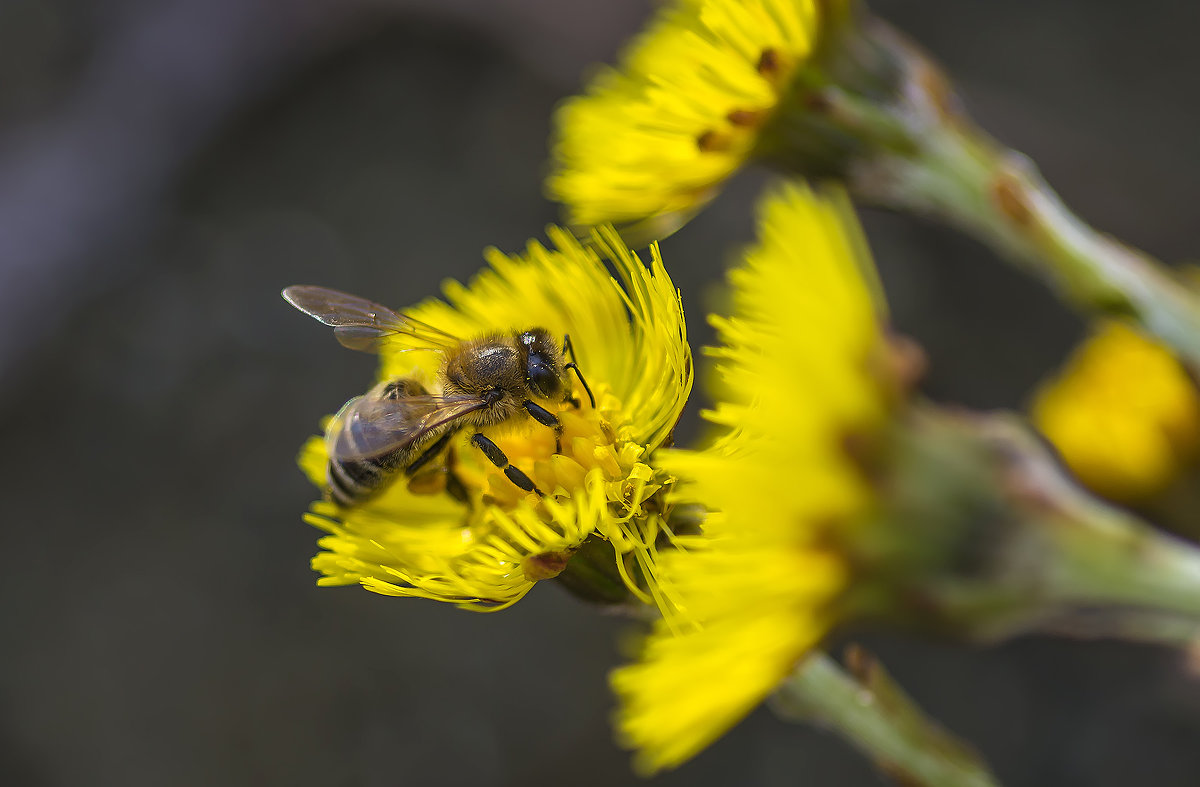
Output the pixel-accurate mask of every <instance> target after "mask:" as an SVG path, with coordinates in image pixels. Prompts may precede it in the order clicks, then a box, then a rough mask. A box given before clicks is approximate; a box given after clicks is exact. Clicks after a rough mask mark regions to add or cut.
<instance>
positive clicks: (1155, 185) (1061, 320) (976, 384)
mask: <svg viewBox="0 0 1200 787" xmlns="http://www.w3.org/2000/svg"><path fill="white" fill-rule="evenodd" d="M876 8H877V10H879V11H880V12H881V13H883V14H884V15H885V16H887V17H889V18H891V19H892V20H893V21H895V22H897V23H898V24H899V25H900V26H902V27H903V28H905V29H907V30H908V31H909V32H911V33H912V34H914V35H915V36H916V37H917V38H918V39H920V40H921V41H923V42H924V43H925V44H926V45H927V46H928V47H929V48H930V49H932V50H933V52H935V53H936V54H937V55H938V56H939V57H940V58H942V59H943V60H944V61H945V62H946V63H947V64H948V65H949V66H950V68H951V70H952V71H953V72H954V73H956V74H957V75H958V80H959V83H960V85H961V87H962V90H963V92H964V94H965V96H966V98H967V100H968V103H969V104H970V106H971V107H972V109H973V110H974V111H975V113H976V114H977V116H978V117H979V118H980V119H981V120H982V121H983V123H984V124H985V125H986V126H988V127H989V128H991V129H992V130H993V131H994V132H995V133H996V134H997V135H998V136H1000V137H1001V138H1002V139H1004V140H1005V141H1007V142H1009V143H1011V144H1013V145H1014V146H1016V147H1017V148H1019V149H1022V150H1024V151H1026V152H1028V153H1030V154H1031V155H1033V156H1034V157H1035V158H1036V159H1037V160H1038V161H1039V162H1040V163H1041V165H1042V167H1043V169H1044V170H1045V171H1046V174H1047V175H1048V177H1049V179H1050V180H1051V182H1053V183H1054V184H1056V185H1057V186H1058V188H1059V189H1060V191H1061V192H1062V193H1063V194H1064V196H1065V197H1066V198H1067V200H1068V202H1070V203H1072V204H1073V205H1074V206H1076V208H1077V209H1078V210H1079V212H1080V213H1081V214H1082V215H1083V216H1085V217H1086V218H1088V219H1089V220H1092V221H1094V222H1095V223H1096V224H1098V225H1099V226H1101V227H1103V228H1105V229H1107V230H1109V231H1112V232H1114V233H1116V234H1117V235H1119V236H1122V237H1124V238H1126V239H1127V240H1129V241H1131V242H1133V243H1136V244H1139V245H1142V246H1143V247H1145V248H1147V249H1148V250H1150V251H1151V252H1153V253H1155V254H1157V255H1160V256H1162V257H1164V258H1166V259H1171V260H1177V259H1185V258H1187V257H1188V255H1192V254H1195V250H1196V248H1197V246H1198V245H1200V242H1198V241H1200V238H1198V236H1197V231H1196V194H1197V186H1196V184H1197V183H1198V182H1200V156H1198V155H1197V153H1196V126H1197V106H1200V101H1198V98H1200V96H1198V92H1200V91H1198V89H1197V73H1198V72H1200V48H1197V47H1196V46H1195V31H1196V29H1197V28H1198V27H1200V11H1198V10H1197V6H1195V5H1194V4H1184V3H1177V2H1169V1H1168V0H1155V1H1154V2H1144V3H1139V4H1136V6H1135V5H1134V4H1131V3H1128V2H1103V3H1101V2H1097V1H1096V0H1042V2H1034V0H1024V1H1023V2H1006V3H964V2H952V1H951V0H937V2H925V3H920V4H917V3H902V2H899V0H887V1H886V2H884V1H883V0H881V1H880V2H878V3H876ZM647 9H648V6H647V5H646V3H645V2H643V1H642V0H620V1H619V2H616V1H615V0H604V2H599V1H598V0H597V2H588V3H584V2H582V1H581V0H571V1H570V2H554V0H503V1H502V2H496V1H495V0H492V1H490V2H489V0H453V1H452V2H442V3H438V2H435V1H434V0H425V2H403V1H402V0H395V2H387V1H386V0H144V1H139V0H103V2H101V1H99V0H92V1H91V2H88V1H87V0H4V1H3V2H0V77H2V78H0V124H2V127H0V375H3V381H4V382H3V386H2V387H0V408H2V418H0V441H2V442H0V445H2V446H3V450H2V451H0V479H3V481H2V482H0V483H2V484H3V490H4V496H3V500H4V509H3V510H4V514H3V523H4V549H5V552H4V555H5V560H4V569H3V571H2V572H0V584H2V598H3V604H2V606H0V629H2V630H3V632H4V640H3V641H4V646H3V648H2V649H0V676H2V677H0V782H3V783H4V784H14V785H142V784H145V785H166V784H170V785H212V784H222V785H243V784H244V785H250V784H254V785H261V784H272V785H273V784H280V785H342V784H345V785H396V784H420V785H441V784H471V785H522V787H527V786H528V785H542V784H580V785H616V784H629V783H635V782H636V781H637V780H636V779H634V777H632V776H631V775H630V772H629V769H628V765H627V755H626V754H625V753H624V752H621V751H619V750H618V749H616V748H615V747H614V746H613V745H612V744H611V742H610V731H609V727H608V718H607V717H608V714H609V713H610V711H611V704H612V703H611V699H610V697H609V695H608V693H607V690H606V686H605V673H606V671H607V670H608V669H609V668H610V667H611V666H613V665H614V664H615V663H617V660H618V654H617V645H616V640H617V638H618V636H619V635H620V634H621V632H622V631H623V630H624V629H625V628H626V624H625V623H624V622H622V621H620V620H616V619H612V618H606V617H602V616H599V615H597V614H595V613H594V612H593V611H592V610H591V609H589V608H586V607H584V606H582V605H580V604H577V603H576V602H575V601H573V600H572V599H571V598H569V597H567V596H566V595H565V594H563V593H561V592H560V591H559V590H558V589H557V588H555V587H553V586H549V585H547V586H544V587H539V588H538V589H537V590H536V591H535V592H534V593H532V594H531V596H530V597H529V598H528V599H527V600H526V601H524V602H522V603H521V604H519V605H517V606H516V607H515V608H514V609H512V610H510V611H508V612H504V613H501V614H496V615H475V614H470V613H464V612H459V611H457V610H455V609H453V608H450V607H448V606H441V605H437V604H434V603H432V602H428V603H426V602H420V601H406V600H399V599H391V598H383V597H378V596H374V595H371V594H368V593H366V592H364V591H362V590H359V589H355V588H348V589H342V590H332V589H318V588H316V587H315V586H314V576H313V575H312V573H311V572H310V571H309V569H308V566H307V564H308V559H309V557H310V556H311V554H312V553H313V551H314V541H315V540H316V538H317V535H318V534H317V532H316V531H315V530H312V529H311V528H308V527H307V526H306V525H304V524H303V523H301V521H300V515H301V513H302V512H303V510H304V508H305V506H306V505H307V503H308V502H309V500H310V499H311V498H312V496H313V490H312V489H310V488H309V487H308V485H307V483H306V482H305V481H304V480H303V479H302V478H301V476H300V474H299V472H298V471H297V470H296V468H295V466H294V463H293V458H294V455H295V453H296V450H297V448H298V446H299V444H300V442H301V441H302V440H303V439H304V437H305V436H306V435H308V434H309V433H310V432H312V431H313V429H314V428H315V426H316V422H317V419H318V418H319V417H320V416H321V415H322V414H324V413H328V412H330V411H331V410H333V409H335V408H336V407H337V406H338V405H339V404H340V403H341V402H342V401H343V400H344V399H346V398H347V397H349V396H350V395H353V394H355V393H357V392H359V391H361V390H362V389H363V388H364V387H365V386H366V384H367V383H368V381H369V378H370V374H371V361H370V359H369V358H366V357H359V356H356V355H354V354H351V353H345V352H340V351H339V350H338V348H337V347H336V345H335V344H334V343H333V342H332V341H331V340H330V338H329V337H328V336H327V335H326V334H325V333H324V332H322V331H320V330H318V329H317V328H316V326H314V325H311V324H309V322H308V321H306V320H304V319H303V318H302V317H301V316H300V315H298V314H297V313H295V312H294V311H293V310H291V309H289V308H287V307H286V305H285V304H284V303H283V302H282V301H281V300H280V299H279V297H278V291H279V289H280V288H281V287H282V286H284V285H286V284H290V283H294V282H317V283H323V284H327V285H332V286H338V287H342V288H345V289H349V290H352V291H355V292H361V293H364V294H367V295H370V296H371V297H374V298H376V299H379V300H382V301H385V302H387V303H391V304H395V305H398V306H399V305H404V304H406V303H409V302H413V301H416V300H418V299H419V298H421V297H423V296H425V295H427V294H430V293H431V292H433V291H434V290H435V288H436V286H437V283H438V282H439V281H440V280H441V279H442V278H444V277H447V276H454V277H465V276H468V275H470V274H471V273H472V272H473V271H475V270H476V269H477V268H478V267H479V266H480V256H479V251H480V250H481V249H482V248H483V247H484V246H486V245H489V244H496V245H498V246H500V247H501V248H504V249H507V250H515V249H517V248H519V247H520V246H521V245H523V243H524V241H525V239H526V238H527V237H530V236H532V235H537V234H539V233H540V231H541V228H542V227H543V226H544V225H545V224H546V223H548V222H550V221H552V220H553V219H554V218H555V216H556V213H555V210H554V207H553V206H552V205H550V204H548V203H547V202H545V201H544V200H543V199H542V197H541V183H540V178H541V175H542V173H543V172H544V160H545V139H546V135H547V130H548V117H549V113H550V111H551V108H552V107H553V106H554V104H555V102H556V101H557V100H559V99H560V98H562V97H563V96H565V95H567V94H568V93H569V92H571V91H573V90H574V89H575V88H576V87H577V86H578V84H579V79H580V74H581V73H582V71H583V69H584V67H585V66H586V65H587V64H588V63H590V62H594V61H596V60H600V59H607V58H611V56H612V53H613V52H614V51H615V50H616V48H617V47H618V45H619V42H620V41H621V40H622V38H623V37H624V36H625V35H627V34H628V33H630V32H631V31H633V30H634V29H636V27H637V26H638V24H639V23H640V20H641V19H642V18H643V17H644V16H645V14H646V13H647ZM760 181H761V179H760V177H759V176H757V175H754V174H751V175H749V176H746V177H742V178H739V179H738V180H737V181H736V182H735V183H734V184H732V186H731V187H730V188H729V189H728V191H727V193H726V194H725V195H724V196H723V197H722V198H721V199H720V200H719V202H718V203H717V204H716V205H715V206H714V207H713V209H712V210H710V211H708V212H707V213H706V214H704V215H703V216H702V218H701V219H700V220H699V221H697V222H695V223H694V224H693V225H692V226H689V227H688V228H686V229H685V230H684V231H682V232H681V233H679V234H678V235H677V236H676V237H673V238H671V239H669V240H668V241H667V242H666V243H664V253H665V255H666V259H667V263H668V266H669V267H670V269H671V270H672V272H673V274H674V276H675V278H676V281H677V282H678V284H679V285H680V286H681V287H682V288H683V290H684V294H685V297H686V303H687V304H688V306H689V307H690V315H689V317H690V324H691V329H692V330H693V335H694V336H695V337H696V338H697V340H698V341H702V340H704V339H705V338H706V337H707V336H708V333H707V331H706V329H705V327H704V324H703V311H704V303H705V300H706V298H707V297H708V295H707V293H708V291H709V289H710V287H711V286H712V283H713V282H714V280H715V279H716V278H717V277H718V275H719V272H720V270H721V267H722V263H723V259H722V257H721V255H720V254H717V253H714V249H719V248H724V247H726V246H727V245H728V244H731V243H733V242H735V241H744V240H746V239H748V238H749V237H750V230H751V224H750V212H749V202H750V201H751V200H752V199H753V197H754V195H755V193H756V191H757V189H758V187H759V185H760ZM865 220H866V224H867V227H868V232H869V235H870V238H871V240H872V242H873V245H874V247H875V253H876V256H877V258H878V260H879V263H880V266H881V268H882V270H883V275H884V278H885V280H886V284H887V287H888V292H889V296H890V299H891V302H892V304H893V308H894V313H895V321H896V323H897V324H898V326H899V327H900V328H901V329H902V330H904V331H907V332H909V333H911V334H913V335H915V336H917V337H918V338H919V339H920V340H921V341H922V342H924V344H925V346H926V347H927V348H928V350H929V351H930V354H931V356H932V359H933V368H932V371H931V373H930V375H929V377H928V379H927V381H926V390H927V391H928V392H929V393H930V394H931V395H933V396H935V397H937V398H939V399H945V400H952V401H960V402H965V403H967V404H970V405H972V406H976V407H993V406H1019V405H1020V404H1021V403H1022V402H1023V401H1024V399H1025V397H1026V396H1027V392H1028V391H1029V389H1030V387H1031V386H1032V385H1033V384H1034V382H1035V381H1036V380H1037V379H1038V378H1039V376H1040V375H1041V374H1042V373H1043V371H1044V370H1046V369H1047V368H1049V367H1051V366H1052V365H1053V364H1054V363H1056V362H1057V360H1058V359H1059V358H1060V357H1061V356H1062V354H1063V353H1064V352H1065V351H1066V349H1067V348H1068V347H1069V346H1070V345H1071V343H1072V341H1073V340H1074V338H1075V337H1076V336H1077V335H1078V333H1079V331H1080V325H1079V323H1078V321H1077V320H1076V319H1075V318H1074V317H1072V316H1070V315H1068V314H1066V313H1065V312H1064V311H1063V310H1062V309H1061V308H1060V307H1059V306H1058V305H1057V304H1056V302H1055V301H1054V300H1053V299H1052V298H1051V297H1050V296H1049V295H1048V294H1047V293H1046V292H1044V291H1043V289H1042V288H1041V287H1040V286H1038V285H1036V284H1034V283H1031V282H1029V281H1027V280H1025V279H1023V278H1022V277H1021V276H1019V275H1018V274H1017V273H1015V272H1013V271H1012V270H1010V269H1009V268H1007V267H1004V266H1003V265H1001V264H1000V263H998V262H997V261H996V260H995V259H994V257H993V256H992V255H991V254H990V253H988V252H987V251H985V250H983V249H982V248H980V247H979V246H978V245H976V244H975V243H973V242H971V241H969V240H966V239H964V238H962V237H959V236H957V235H955V234H953V233H951V232H949V231H945V230H942V229H939V228H935V227H931V226H928V225H926V224H923V223H921V222H918V221H914V220H910V219H908V218H904V217H898V216H890V215H881V214H869V215H867V216H865ZM868 644H869V645H870V646H871V647H873V648H874V649H876V650H877V651H878V652H879V653H881V654H882V655H883V657H884V659H885V661H886V662H887V664H888V665H889V666H890V667H891V668H892V670H893V671H894V672H895V673H896V674H897V675H898V676H899V677H900V678H901V679H902V681H903V682H904V683H905V684H906V685H907V687H908V688H909V689H911V691H912V692H913V693H914V694H915V695H916V697H917V698H918V699H919V700H920V701H921V702H922V703H923V704H924V705H925V707H927V708H928V709H929V710H930V711H931V712H933V713H934V714H935V715H937V716H938V717H940V718H941V719H942V720H943V721H944V722H945V723H946V724H947V725H948V726H949V727H950V728H951V729H953V730H955V731H957V732H959V733H961V734H963V735H964V736H966V737H968V738H969V739H971V740H973V741H974V742H975V743H976V744H977V745H978V746H979V748H980V749H981V750H982V751H983V753H984V754H985V755H986V756H987V757H988V759H989V760H990V761H991V762H992V763H993V764H994V766H995V768H996V770H997V771H998V773H999V775H1000V776H1001V777H1002V778H1003V780H1004V781H1005V782H1006V783H1008V784H1010V785H1042V784H1054V785H1085V784H1086V785H1125V784H1130V783H1140V784H1153V785H1194V784H1196V783H1197V782H1198V781H1200V747H1198V746H1197V745H1196V741H1197V739H1198V738H1197V736H1198V735H1200V683H1197V682H1196V680H1194V679H1193V678H1192V677H1190V676H1189V675H1188V674H1187V673H1186V671H1185V669H1184V664H1183V660H1182V658H1181V657H1180V656H1178V655H1176V654H1173V653H1169V652H1165V651H1162V650H1156V649H1153V648H1148V647H1135V646H1130V645H1119V644H1086V643H1075V642H1065V641H1053V640H1048V639H1027V640H1024V641H1020V642H1016V643H1013V644H1010V645H1008V646H1005V647H1002V648H996V649H992V650H973V649H968V648H962V647H955V646H951V645H943V644H937V643H929V642H923V641H912V640H909V639H905V638H901V637H895V636H889V637H884V636H875V637H873V638H871V639H869V640H868ZM658 782H659V783H662V784H664V785H665V784H676V785H685V784H711V785H725V784H750V785H793V784H797V785H798V784H805V785H855V784H878V783H880V780H879V777H878V776H876V775H875V774H874V772H873V770H872V769H871V767H870V766H869V765H868V764H867V763H866V762H865V761H863V760H862V759H861V758H860V757H859V756H858V755H857V754H855V753H853V752H851V751H849V750H848V749H847V748H846V747H845V746H844V745H843V744H842V743H840V742H839V741H838V740H837V739H835V738H834V737H832V736H830V735H827V734H825V733H822V732H820V731H816V730H812V729H807V728H799V727H793V726H789V725H785V724H783V723H781V722H778V721H776V720H775V719H774V718H773V717H771V716H770V715H769V714H768V713H766V712H762V711H760V712H758V713H756V714H755V715H753V716H752V717H751V718H750V719H749V720H748V721H746V722H745V723H743V724H742V725H740V726H739V727H738V728H737V729H736V730H734V731H733V732H732V733H731V734H729V735H728V736H726V737H725V738H724V739H723V740H722V741H720V742H719V743H718V744H716V745H715V746H713V747H712V748H711V749H710V750H709V751H707V752H706V753H704V754H703V755H702V756H700V757H699V758H698V759H697V760H695V761H694V762H693V763H691V764H689V765H687V766H685V767H684V768H682V769H680V770H679V771H678V772H675V773H672V774H669V775H667V776H664V777H662V778H660V779H658Z"/></svg>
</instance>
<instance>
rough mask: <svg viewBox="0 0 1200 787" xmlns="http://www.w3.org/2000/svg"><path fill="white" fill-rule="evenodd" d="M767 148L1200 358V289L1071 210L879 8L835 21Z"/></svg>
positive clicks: (771, 156)
mask: <svg viewBox="0 0 1200 787" xmlns="http://www.w3.org/2000/svg"><path fill="white" fill-rule="evenodd" d="M757 154H758V155H759V156H760V157H761V158H763V159H764V160H766V161H768V162H769V163H772V164H774V165H775V166H776V167H778V168H780V169H782V170H784V171H787V172H794V173H797V174H800V175H803V176H805V177H816V178H823V177H832V178H837V179H841V180H843V181H845V182H846V184H847V185H848V187H849V189H850V192H851V194H853V195H854V196H855V197H856V198H858V199H861V200H863V201H865V202H869V203H874V204H877V205H880V206H883V207H887V208H892V209H896V210H903V211H909V212H914V213H919V214H923V215H927V216H930V217H932V218H935V219H937V220H941V221H944V222H947V223H949V224H952V225H954V226H957V227H959V228H961V229H963V230H964V231H966V232H967V233H969V234H971V235H974V236H975V237H977V238H979V239H980V240H982V241H983V242H985V243H988V244H989V245H991V246H992V247H994V248H995V249H996V250H997V251H999V252H1000V253H1001V254H1002V255H1004V256H1005V257H1007V258H1008V259H1010V260H1013V261H1014V262H1016V263H1017V264H1019V265H1020V266H1022V267H1023V268H1024V269H1026V270H1028V271H1030V272H1032V273H1033V274H1035V275H1036V276H1038V277H1040V278H1042V279H1043V280H1045V281H1046V282H1047V283H1049V284H1050V285H1051V287H1052V288H1054V289H1055V290H1056V291H1057V292H1059V293H1060V295H1061V296H1062V297H1064V298H1065V299H1066V300H1067V301H1069V302H1071V303H1072V304H1073V305H1074V306H1075V307H1077V308H1078V309H1080V310H1081V311H1083V312H1084V313H1086V314H1091V315H1111V316H1122V317H1133V318H1134V319H1136V320H1137V321H1138V322H1139V323H1140V324H1141V325H1142V326H1143V327H1144V328H1145V329H1146V330H1147V331H1149V332H1150V333H1152V334H1154V335H1155V336H1157V337H1158V338H1159V339H1161V340H1162V341H1163V342H1164V343H1166V344H1167V345H1168V346H1170V347H1172V348H1174V349H1175V350H1176V352H1177V354H1178V355H1179V356H1180V357H1182V358H1184V359H1186V360H1187V361H1189V362H1190V363H1191V364H1192V366H1193V368H1195V369H1200V294H1198V293H1196V292H1193V291H1191V290H1189V289H1188V288H1186V287H1184V286H1183V285H1181V284H1180V283H1179V282H1178V281H1177V280H1176V278H1175V277H1174V275H1173V274H1172V273H1171V272H1170V270H1169V269H1167V268H1166V267H1164V266H1163V265H1162V264H1160V263H1158V262H1156V261H1155V260H1153V259H1151V258H1150V257H1149V256H1147V255H1146V254H1144V253H1142V252H1140V251H1137V250H1135V249H1132V248H1130V247H1128V246H1125V245H1124V244H1122V243H1120V242H1119V241H1117V240H1114V239H1113V238H1111V237H1109V236H1107V235H1103V234H1101V233H1099V232H1097V231H1096V230H1095V229H1093V228H1092V227H1090V226H1088V225H1087V224H1086V223H1085V222H1084V221H1082V220H1081V219H1080V218H1079V217H1078V216H1076V215H1075V214H1073V213H1072V212H1071V211H1070V210H1069V209H1068V208H1067V206H1066V205H1064V204H1063V202H1062V200H1061V199H1059V197H1058V195H1057V194H1055V193H1054V191H1053V190H1052V189H1051V188H1050V187H1049V186H1048V185H1047V184H1046V183H1045V181H1044V180H1042V178H1041V176H1040V175H1039V174H1038V172H1037V169H1036V167H1035V166H1034V165H1033V163H1032V162H1031V161H1030V160H1029V159H1028V158H1026V157H1025V156H1023V155H1021V154H1019V153H1016V152H1014V151H1012V150H1009V149H1007V148H1005V147H1004V146H1002V145H1000V144H999V143H997V142H996V141H995V140H993V139H991V138H990V137H989V136H988V135H987V134H985V133H984V132H982V131H981V130H980V129H978V128H977V127H976V126H975V125H974V124H973V123H972V121H971V120H970V119H969V118H968V117H967V116H966V114H965V113H964V112H963V110H962V107H961V105H960V103H959V101H958V98H957V96H956V95H955V94H954V92H953V89H952V88H951V86H950V84H949V82H948V80H947V78H946V76H945V75H944V74H943V72H942V71H941V69H940V68H939V67H938V66H937V65H936V64H935V63H933V62H932V61H931V60H930V59H929V58H928V57H927V56H926V55H925V54H924V53H923V52H921V51H920V50H919V49H918V48H917V47H915V46H914V45H912V44H911V43H909V42H908V41H907V40H906V39H904V37H903V36H901V35H900V34H899V33H897V32H896V31H895V30H893V29H892V28H890V27H889V26H888V25H886V24H885V23H883V22H882V21H880V20H878V19H876V18H873V17H870V16H869V15H863V16H853V15H852V16H851V17H848V18H847V20H845V21H844V22H843V23H842V24H841V25H839V26H836V27H832V28H831V29H830V30H829V31H828V34H827V37H826V38H825V40H824V41H823V43H822V46H821V49H820V53H819V55H818V57H816V58H815V59H814V60H813V62H811V63H809V64H806V65H805V66H804V67H803V68H802V69H801V70H800V73H799V74H798V75H797V77H796V79H795V81H794V84H793V85H791V86H790V87H789V92H788V94H787V95H786V96H785V98H784V100H783V101H782V102H781V105H780V107H779V110H778V112H777V113H776V115H775V116H774V117H773V118H772V120H771V122H770V124H769V125H768V127H767V128H765V129H764V131H763V134H762V138H761V140H760V142H759V148H758V150H757Z"/></svg>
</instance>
